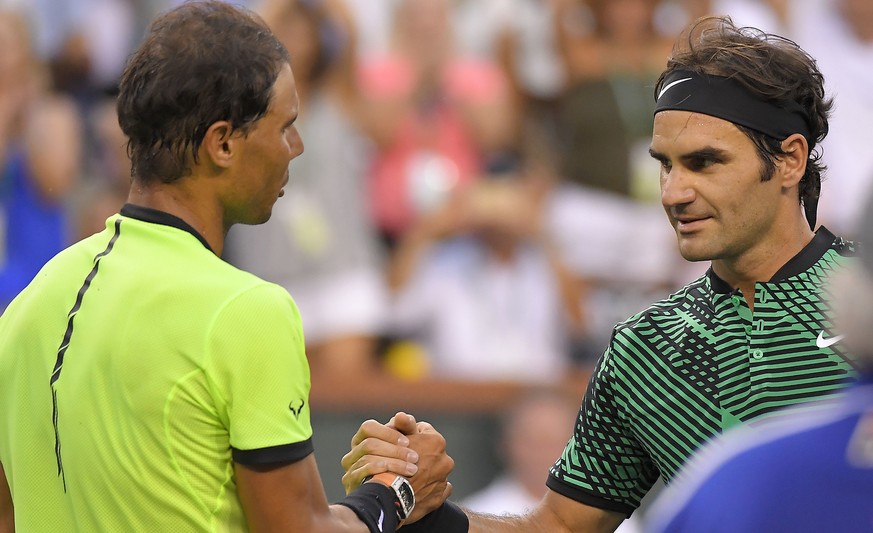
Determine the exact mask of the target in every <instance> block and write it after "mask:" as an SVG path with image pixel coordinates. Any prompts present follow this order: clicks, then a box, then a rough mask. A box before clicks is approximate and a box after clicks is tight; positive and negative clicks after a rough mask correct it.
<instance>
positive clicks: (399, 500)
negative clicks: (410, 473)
mask: <svg viewBox="0 0 873 533" xmlns="http://www.w3.org/2000/svg"><path fill="white" fill-rule="evenodd" d="M369 483H378V484H380V485H384V486H385V487H388V488H389V489H391V490H392V491H393V492H394V496H395V504H396V512H397V520H398V522H399V523H403V521H404V520H406V519H407V518H408V517H409V515H410V514H412V510H413V509H414V508H415V491H413V490H412V485H411V484H410V483H409V480H408V479H406V478H405V477H403V476H399V475H397V474H392V473H391V472H382V473H380V474H376V475H373V476H370V477H368V478H366V479H365V480H364V483H363V484H364V485H366V484H369Z"/></svg>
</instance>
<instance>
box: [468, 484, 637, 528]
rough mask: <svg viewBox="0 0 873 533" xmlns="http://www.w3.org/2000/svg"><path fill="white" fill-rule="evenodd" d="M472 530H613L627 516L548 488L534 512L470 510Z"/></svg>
mask: <svg viewBox="0 0 873 533" xmlns="http://www.w3.org/2000/svg"><path fill="white" fill-rule="evenodd" d="M467 516H468V517H469V518H470V532H469V533H498V532H499V533H516V532H517V533H522V532H526V533H610V532H612V531H615V529H616V528H617V527H618V526H619V524H621V522H622V520H624V515H623V514H620V513H614V512H611V511H605V510H603V509H598V508H597V507H591V506H589V505H585V504H584V503H579V502H577V501H575V500H571V499H569V498H566V497H564V496H561V495H560V494H558V493H557V492H554V491H549V492H548V493H547V494H546V496H545V497H544V498H543V500H542V501H541V502H540V503H539V505H537V507H536V508H534V509H533V510H532V511H531V512H529V513H528V514H525V515H519V516H501V517H498V516H488V515H482V514H476V513H472V512H470V511H467Z"/></svg>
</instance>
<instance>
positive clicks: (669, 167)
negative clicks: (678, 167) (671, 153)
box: [658, 159, 673, 173]
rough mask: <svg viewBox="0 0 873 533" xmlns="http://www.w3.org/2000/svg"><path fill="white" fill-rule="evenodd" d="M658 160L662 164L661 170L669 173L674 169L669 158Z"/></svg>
mask: <svg viewBox="0 0 873 533" xmlns="http://www.w3.org/2000/svg"><path fill="white" fill-rule="evenodd" d="M658 162H659V163H660V164H661V170H662V171H663V172H666V173H669V172H670V170H672V169H673V163H671V162H670V161H669V160H668V159H660V160H659V161H658Z"/></svg>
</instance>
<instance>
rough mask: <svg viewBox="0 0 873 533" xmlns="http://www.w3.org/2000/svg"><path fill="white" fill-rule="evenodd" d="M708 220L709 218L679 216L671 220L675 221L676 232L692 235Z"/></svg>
mask: <svg viewBox="0 0 873 533" xmlns="http://www.w3.org/2000/svg"><path fill="white" fill-rule="evenodd" d="M710 218H711V217H690V216H681V217H673V220H675V221H676V231H678V232H680V233H692V232H695V231H698V230H700V229H701V228H702V227H703V225H704V224H705V223H706V221H707V220H709V219H710Z"/></svg>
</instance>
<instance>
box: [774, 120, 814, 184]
mask: <svg viewBox="0 0 873 533" xmlns="http://www.w3.org/2000/svg"><path fill="white" fill-rule="evenodd" d="M782 151H783V152H785V153H784V154H782V155H780V156H779V157H778V158H777V160H776V168H777V171H778V172H779V176H780V178H781V182H782V186H783V187H785V188H786V189H788V188H791V187H796V186H797V185H798V184H799V183H800V180H801V179H802V178H803V174H804V173H805V172H806V163H807V160H808V158H809V145H808V144H807V143H806V138H804V136H803V135H801V134H799V133H794V134H792V135H790V136H788V137H787V138H786V139H785V140H784V141H782Z"/></svg>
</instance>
